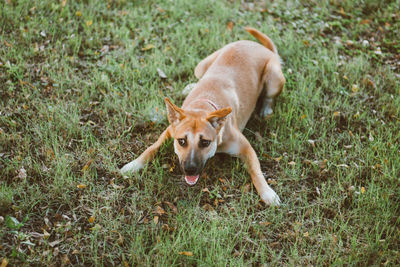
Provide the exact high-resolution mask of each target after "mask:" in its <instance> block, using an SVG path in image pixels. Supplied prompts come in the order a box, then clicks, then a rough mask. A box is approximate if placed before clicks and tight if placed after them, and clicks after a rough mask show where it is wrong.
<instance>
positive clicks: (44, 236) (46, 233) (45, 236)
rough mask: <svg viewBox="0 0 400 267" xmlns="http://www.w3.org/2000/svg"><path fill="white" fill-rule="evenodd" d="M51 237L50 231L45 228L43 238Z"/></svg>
mask: <svg viewBox="0 0 400 267" xmlns="http://www.w3.org/2000/svg"><path fill="white" fill-rule="evenodd" d="M49 237H50V234H49V232H47V231H46V230H45V229H43V238H44V239H48V238H49Z"/></svg>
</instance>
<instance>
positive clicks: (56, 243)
mask: <svg viewBox="0 0 400 267" xmlns="http://www.w3.org/2000/svg"><path fill="white" fill-rule="evenodd" d="M61 242H62V240H55V241H53V242H50V243H49V246H50V247H52V248H54V247H55V246H57V245H58V244H60V243H61Z"/></svg>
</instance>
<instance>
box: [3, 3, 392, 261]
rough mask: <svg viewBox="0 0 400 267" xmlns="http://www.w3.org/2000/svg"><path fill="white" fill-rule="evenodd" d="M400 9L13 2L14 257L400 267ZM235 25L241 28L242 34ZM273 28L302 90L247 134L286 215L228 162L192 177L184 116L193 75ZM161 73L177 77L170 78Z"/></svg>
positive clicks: (8, 11) (10, 134) (6, 142)
mask: <svg viewBox="0 0 400 267" xmlns="http://www.w3.org/2000/svg"><path fill="white" fill-rule="evenodd" d="M399 10H400V7H399V4H398V2H397V1H371V0H366V1H361V0H360V1H335V0H334V1H320V2H318V3H317V2H315V1H273V2H269V1H266V2H265V3H260V2H255V3H251V2H245V1H241V2H236V1H196V2H193V1H166V0H165V1H133V2H131V1H123V0H117V1H23V0H21V1H14V0H10V1H2V3H1V4H0V95H1V101H0V112H1V113H0V216H1V217H0V260H2V261H3V263H6V262H8V263H9V264H10V265H13V266H16V265H21V264H24V265H62V264H68V263H70V264H73V265H106V266H108V265H121V264H122V265H125V266H129V265H160V266H170V265H199V266H210V265H212V266H226V265H232V266H238V265H268V266H282V265H297V266H303V265H317V266H320V265H358V266H365V265H367V266H369V265H388V266H396V265H399V264H400V254H399V251H400V219H399V218H400V216H399V215H400V205H399V203H400V180H399V177H400V157H399V149H400V148H399V144H400V133H399V126H400V123H399V122H400V98H399V93H400V89H399V88H400V86H399V84H400V83H399V74H398V73H399V69H400V65H399V62H400V59H399V54H400V45H399V43H398V36H399V27H400V23H399V21H400V20H399V18H400V14H399ZM229 22H233V23H234V26H233V28H232V30H230V29H228V27H227V25H228V23H229ZM247 25H251V26H254V27H256V28H258V29H260V30H262V31H263V32H265V33H267V34H268V35H269V36H270V37H271V38H272V39H273V40H274V42H275V43H276V45H277V47H278V50H279V53H280V55H281V57H282V59H283V61H284V66H283V70H284V73H285V76H286V79H287V84H286V87H285V90H284V92H283V94H282V95H281V96H280V97H279V99H278V103H277V106H276V108H275V113H274V115H273V117H272V118H270V119H269V120H267V121H261V120H260V119H258V118H256V117H254V118H253V119H252V120H251V121H250V122H249V124H248V126H247V128H246V129H245V131H244V133H245V135H246V136H247V137H248V138H249V140H250V141H251V143H252V144H253V146H254V147H255V149H256V151H257V153H258V155H259V158H260V161H261V165H262V168H263V171H264V173H265V176H266V177H267V178H269V182H270V183H271V185H272V187H273V188H274V189H275V190H276V192H277V193H278V195H279V196H280V197H281V199H282V200H283V205H282V206H281V207H279V208H270V207H266V206H264V205H263V204H262V203H260V202H259V197H258V195H257V193H256V192H255V190H254V188H253V187H252V185H251V180H250V177H249V175H248V174H247V172H246V170H245V169H244V167H243V165H242V163H241V162H240V161H239V160H237V159H233V158H230V157H228V156H224V155H217V156H216V157H215V158H214V159H212V160H211V161H210V162H209V163H208V166H207V168H206V175H205V176H204V177H202V178H201V181H200V182H199V185H197V186H196V187H193V188H188V187H186V186H185V185H184V183H183V182H182V177H181V173H180V170H179V169H178V168H177V167H176V162H177V158H176V156H175V155H174V153H173V148H172V143H171V142H168V143H167V144H166V145H164V146H163V147H162V149H161V151H160V153H159V154H158V156H157V157H156V159H155V160H154V161H153V162H152V163H150V164H149V165H148V166H147V167H146V168H145V170H143V171H141V172H139V173H138V174H135V175H134V176H133V177H131V178H130V179H123V178H122V177H121V176H120V175H119V173H118V168H119V167H121V166H122V165H123V164H125V163H127V162H128V161H130V160H132V159H133V158H135V157H136V156H138V155H139V154H140V153H141V152H142V151H143V150H144V149H145V148H146V147H147V146H148V145H150V144H151V143H152V142H154V141H155V140H156V138H157V136H158V135H159V134H160V133H161V132H162V130H163V129H164V128H165V127H166V126H167V121H166V116H165V107H164V104H163V98H164V96H168V97H170V98H171V99H173V100H174V102H175V103H177V104H181V103H182V100H183V97H182V95H181V91H182V89H183V88H184V86H185V85H186V84H188V83H191V82H195V81H196V80H195V77H194V75H193V70H194V67H195V66H196V64H197V63H198V62H199V61H200V60H201V59H202V58H204V57H205V56H207V55H208V54H210V53H211V52H213V51H214V50H216V49H218V48H220V47H222V46H224V45H225V44H227V43H229V42H232V41H236V40H240V39H252V37H251V36H249V35H248V34H247V33H246V32H245V31H244V30H243V27H244V26H247ZM157 68H159V69H161V70H162V71H163V72H165V74H166V76H167V78H161V77H160V75H159V74H158V72H157Z"/></svg>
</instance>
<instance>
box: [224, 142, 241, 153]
mask: <svg viewBox="0 0 400 267" xmlns="http://www.w3.org/2000/svg"><path fill="white" fill-rule="evenodd" d="M239 152H240V149H239V144H238V143H237V142H233V143H231V144H230V145H229V147H228V149H227V150H226V151H225V153H227V154H229V155H232V156H236V155H239Z"/></svg>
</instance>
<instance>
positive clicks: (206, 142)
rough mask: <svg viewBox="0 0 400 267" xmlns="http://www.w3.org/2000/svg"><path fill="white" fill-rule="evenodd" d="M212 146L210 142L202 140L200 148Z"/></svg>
mask: <svg viewBox="0 0 400 267" xmlns="http://www.w3.org/2000/svg"><path fill="white" fill-rule="evenodd" d="M210 144H211V141H210V140H205V139H201V140H200V144H199V146H200V147H208V146H209V145H210Z"/></svg>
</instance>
